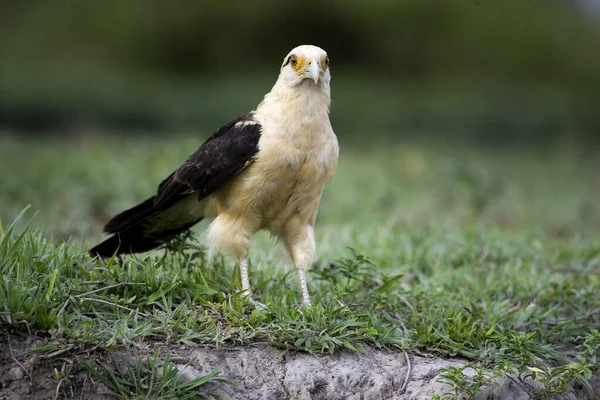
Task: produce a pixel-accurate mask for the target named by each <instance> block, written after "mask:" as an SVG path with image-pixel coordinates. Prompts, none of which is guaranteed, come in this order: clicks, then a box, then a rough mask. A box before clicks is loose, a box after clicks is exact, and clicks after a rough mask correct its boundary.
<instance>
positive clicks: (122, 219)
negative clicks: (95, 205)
mask: <svg viewBox="0 0 600 400" xmlns="http://www.w3.org/2000/svg"><path fill="white" fill-rule="evenodd" d="M261 129H262V127H261V125H260V124H259V123H258V122H256V121H255V120H254V119H253V114H252V113H249V114H244V115H241V116H239V117H237V118H236V119H234V120H233V121H230V122H229V123H228V124H227V125H225V126H223V127H221V128H220V129H219V130H217V131H216V132H215V133H214V134H212V135H211V136H210V137H209V138H208V139H207V140H206V141H205V142H204V143H203V144H202V145H201V146H200V147H199V148H198V150H196V151H195V152H194V153H193V154H192V155H191V156H190V157H189V158H188V159H187V161H186V162H185V163H184V164H183V165H182V166H181V167H179V168H177V170H175V172H173V173H172V174H171V175H169V177H168V178H167V179H165V180H164V181H162V182H161V184H160V185H159V186H158V192H157V194H156V195H155V196H153V197H151V198H149V199H147V200H146V201H144V202H143V203H141V204H139V205H137V206H135V207H133V208H131V209H129V210H125V211H124V212H122V213H120V214H118V215H116V216H115V217H114V218H113V219H111V220H110V221H109V222H108V223H107V224H106V226H105V227H104V231H105V232H107V233H117V232H123V231H126V230H128V229H131V228H133V227H135V226H138V225H139V224H140V223H142V222H145V221H149V220H151V219H154V217H156V216H158V215H160V214H162V213H164V212H166V211H168V209H169V208H170V207H171V206H173V205H174V204H175V203H177V201H179V200H181V199H184V198H185V197H187V196H189V195H190V194H192V193H194V192H198V201H200V200H202V199H204V198H205V197H207V196H208V195H210V194H211V193H213V192H214V191H215V190H217V189H218V188H219V187H221V185H223V184H225V183H226V182H227V181H228V180H230V179H231V178H232V177H234V176H235V175H236V174H237V173H238V172H240V171H241V170H242V169H244V168H245V167H246V166H247V165H248V164H250V163H251V162H252V159H253V157H254V156H255V155H256V153H257V152H258V140H259V139H260V133H261Z"/></svg>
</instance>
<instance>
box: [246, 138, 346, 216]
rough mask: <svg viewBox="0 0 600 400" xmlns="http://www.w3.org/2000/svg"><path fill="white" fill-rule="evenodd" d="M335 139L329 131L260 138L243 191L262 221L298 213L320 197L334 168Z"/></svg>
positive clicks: (335, 154) (335, 155) (336, 150)
mask: <svg viewBox="0 0 600 400" xmlns="http://www.w3.org/2000/svg"><path fill="white" fill-rule="evenodd" d="M337 157H338V149H337V140H336V138H335V135H334V134H333V132H332V131H331V129H330V128H329V130H327V129H326V127H325V128H313V130H312V131H311V130H305V131H304V135H287V136H284V135H269V134H267V135H263V136H262V137H261V141H260V143H259V152H258V154H257V156H256V159H255V161H254V162H253V164H252V165H251V166H250V168H249V171H248V175H247V179H246V188H247V189H248V190H250V191H251V192H252V193H253V197H254V204H255V206H256V208H257V209H258V210H259V211H260V213H261V214H263V217H264V218H265V219H266V220H273V219H275V218H280V217H281V216H283V215H288V214H293V213H295V212H298V211H301V210H302V208H303V204H309V203H314V202H315V200H316V201H317V202H318V199H319V198H320V196H321V192H322V191H323V186H324V185H325V182H326V181H327V180H329V178H330V177H331V175H332V174H333V172H334V170H335V168H336V165H337Z"/></svg>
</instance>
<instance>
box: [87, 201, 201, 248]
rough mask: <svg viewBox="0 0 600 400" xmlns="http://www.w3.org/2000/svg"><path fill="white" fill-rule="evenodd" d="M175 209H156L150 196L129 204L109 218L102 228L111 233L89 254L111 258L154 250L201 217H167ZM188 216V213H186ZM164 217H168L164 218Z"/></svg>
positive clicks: (174, 211) (175, 211)
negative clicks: (142, 200) (135, 203)
mask: <svg viewBox="0 0 600 400" xmlns="http://www.w3.org/2000/svg"><path fill="white" fill-rule="evenodd" d="M173 213H177V210H176V209H174V208H172V209H167V210H159V209H156V208H155V207H154V197H151V198H149V199H147V200H145V201H144V202H142V203H141V204H138V205H137V206H135V207H132V208H130V209H128V210H125V211H123V212H122V213H120V214H118V215H116V216H115V217H114V218H113V219H111V220H110V221H109V222H108V223H107V224H106V226H105V227H104V231H105V232H106V233H112V234H113V235H112V236H111V237H109V238H108V239H106V240H105V241H103V242H102V243H100V244H98V245H97V246H95V247H93V248H92V249H91V250H90V255H91V256H92V257H95V256H100V257H111V256H113V255H114V254H123V253H140V252H144V251H149V250H152V249H155V248H157V247H159V246H161V245H163V244H164V243H165V242H167V241H168V240H169V239H171V238H172V237H173V236H175V235H177V234H179V233H181V232H184V231H186V230H188V229H189V228H191V227H192V226H193V225H195V224H196V223H198V222H199V221H200V220H201V219H202V218H201V217H198V218H196V219H193V220H189V217H188V218H186V219H185V220H181V219H180V220H170V222H168V223H165V222H164V218H163V217H165V216H166V217H168V216H169V215H172V214H173ZM188 215H189V214H188ZM167 219H168V218H167Z"/></svg>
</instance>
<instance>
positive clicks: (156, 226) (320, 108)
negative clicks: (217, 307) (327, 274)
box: [90, 46, 339, 306]
mask: <svg viewBox="0 0 600 400" xmlns="http://www.w3.org/2000/svg"><path fill="white" fill-rule="evenodd" d="M330 80H331V75H330V72H329V58H328V57H327V53H326V52H325V51H324V50H322V49H320V48H319V47H316V46H299V47H296V48H295V49H293V50H292V51H291V52H290V53H289V54H288V55H287V56H286V57H285V58H284V61H283V65H282V66H281V71H280V73H279V78H278V79H277V82H276V83H275V86H273V89H272V90H271V92H269V93H268V94H267V95H266V96H265V97H264V100H263V101H262V102H261V103H260V104H259V105H258V107H257V108H256V110H254V111H252V112H250V113H248V114H245V115H242V116H239V117H237V118H236V119H234V120H233V121H231V122H229V123H228V124H227V125H225V126H223V127H222V128H220V129H219V130H217V131H216V132H215V133H214V134H213V135H212V136H210V137H209V138H208V139H207V140H206V142H204V143H203V144H202V145H201V146H200V147H199V148H198V150H196V152H195V153H193V154H192V155H191V156H190V157H189V158H188V160H187V161H186V162H185V163H184V164H183V165H182V166H180V167H179V168H178V169H177V170H176V171H175V172H173V173H172V174H171V175H169V177H167V178H166V179H165V180H164V181H163V182H162V183H161V184H160V185H159V186H158V191H157V193H156V194H155V195H154V196H152V197H150V198H149V199H147V200H145V201H144V202H142V203H141V204H139V205H137V206H135V207H133V208H131V209H129V210H126V211H124V212H122V213H121V214H119V215H117V216H115V217H114V218H113V219H111V220H110V221H109V222H108V223H107V224H106V226H105V227H104V231H105V232H107V233H110V234H113V235H112V236H111V237H110V238H108V239H107V240H105V241H104V242H102V243H100V244H99V245H97V246H96V247H94V248H93V249H91V250H90V254H91V255H93V256H96V255H98V256H102V257H109V256H112V255H113V254H115V253H135V252H142V251H148V250H151V249H153V248H156V247H158V246H160V245H161V244H164V243H165V241H167V240H168V239H170V238H171V237H173V236H174V235H176V234H178V233H180V232H183V231H185V230H187V229H189V228H190V227H192V226H193V225H194V224H196V223H197V222H199V221H200V220H202V219H204V218H210V217H213V218H214V221H213V222H212V223H211V224H210V226H209V228H208V233H207V244H208V248H209V253H210V254H214V253H216V252H222V253H231V254H233V255H234V256H235V257H237V259H238V260H239V262H240V271H241V280H242V290H243V291H247V292H250V290H251V289H250V281H249V279H248V261H247V257H248V247H249V244H250V238H251V237H252V235H253V234H254V233H255V232H257V231H259V230H261V229H266V230H268V231H269V232H271V234H273V235H274V236H276V237H278V238H280V239H281V240H282V241H283V243H284V244H285V246H286V247H287V249H288V250H289V253H290V255H291V257H292V259H293V261H294V264H295V266H296V269H297V271H298V275H299V277H300V285H301V288H302V300H303V302H304V304H306V305H310V297H309V294H308V288H307V286H306V278H305V271H306V269H307V268H308V267H309V266H310V264H311V263H312V261H313V258H314V255H315V238H314V231H313V226H314V224H315V217H316V215H317V209H318V207H319V201H320V199H321V194H322V192H323V188H324V186H325V184H326V182H327V181H328V180H329V179H330V178H331V176H332V175H333V173H334V171H335V169H336V166H337V162H338V153H339V149H338V142H337V138H336V136H335V134H334V133H333V129H332V128H331V123H330V122H329V105H330V102H331V97H330V87H329V82H330ZM250 300H251V301H252V302H253V304H255V305H258V306H261V304H260V303H258V302H257V301H254V300H253V299H252V298H250Z"/></svg>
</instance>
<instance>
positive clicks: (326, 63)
mask: <svg viewBox="0 0 600 400" xmlns="http://www.w3.org/2000/svg"><path fill="white" fill-rule="evenodd" d="M328 65H329V57H325V66H328Z"/></svg>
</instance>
